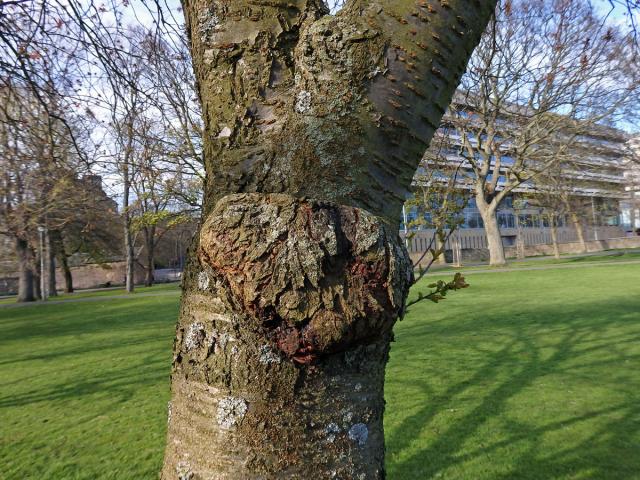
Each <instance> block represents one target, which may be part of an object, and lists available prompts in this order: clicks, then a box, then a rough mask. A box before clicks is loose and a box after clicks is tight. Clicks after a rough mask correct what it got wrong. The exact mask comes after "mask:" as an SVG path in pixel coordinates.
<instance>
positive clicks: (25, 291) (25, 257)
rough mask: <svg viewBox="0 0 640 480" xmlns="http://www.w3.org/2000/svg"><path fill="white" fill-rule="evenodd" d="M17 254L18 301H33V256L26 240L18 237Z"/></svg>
mask: <svg viewBox="0 0 640 480" xmlns="http://www.w3.org/2000/svg"><path fill="white" fill-rule="evenodd" d="M16 256H17V257H18V268H19V270H20V272H19V279H18V302H33V301H34V300H35V292H34V289H33V287H34V275H33V258H32V257H31V251H30V249H29V245H28V243H27V241H26V240H23V239H21V238H18V239H16Z"/></svg>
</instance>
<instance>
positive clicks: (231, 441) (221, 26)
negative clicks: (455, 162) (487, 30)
mask: <svg viewBox="0 0 640 480" xmlns="http://www.w3.org/2000/svg"><path fill="white" fill-rule="evenodd" d="M183 6H184V11H185V14H186V18H187V27H188V31H189V32H190V41H191V50H192V53H193V60H194V70H195V73H196V76H197V79H198V86H199V94H200V97H201V100H202V103H203V110H204V118H205V124H206V126H205V129H206V132H205V136H204V142H205V145H204V151H205V168H206V170H207V183H206V186H205V202H204V222H203V226H202V227H201V229H200V232H199V234H198V235H196V238H195V240H194V245H193V246H192V248H191V250H190V259H189V263H188V266H187V269H186V271H185V275H184V280H183V297H182V305H181V314H180V319H179V321H178V326H177V332H176V333H177V338H176V341H175V343H174V361H173V370H172V397H171V403H170V409H169V414H170V415H169V425H168V434H167V447H166V451H165V459H164V467H163V471H162V478H163V479H165V480H169V479H176V478H179V479H194V480H195V479H205V478H211V479H213V478H216V479H223V478H224V479H227V480H235V479H238V480H240V479H242V480H257V479H265V480H271V479H274V480H275V479H301V478H314V479H315V478H317V479H331V478H336V479H337V478H341V479H345V480H351V479H367V480H380V479H383V478H384V477H385V472H384V435H383V423H382V415H383V410H384V398H383V386H384V368H385V364H386V361H387V356H388V350H389V344H390V340H391V337H392V334H391V329H392V327H393V324H394V323H395V321H396V319H397V317H398V316H399V315H401V314H402V312H403V309H404V302H405V299H406V295H407V292H408V289H409V285H410V282H411V279H412V268H411V262H410V261H409V258H408V254H407V252H406V250H405V248H404V246H403V243H402V241H401V240H400V238H399V234H398V229H399V219H400V212H401V208H402V204H403V202H404V200H405V198H406V195H408V192H409V188H410V185H411V180H412V178H413V174H414V172H415V169H416V168H417V166H418V164H419V162H420V160H421V158H422V156H423V154H424V151H425V149H426V147H427V146H428V142H429V141H430V139H431V137H432V135H433V133H434V132H435V130H436V129H437V127H438V124H439V122H440V119H441V117H442V114H443V113H444V111H445V109H446V107H447V106H448V105H449V103H450V101H451V96H452V94H453V91H454V89H455V87H456V85H457V82H458V79H459V78H460V75H461V74H462V72H463V70H464V68H465V65H466V63H467V60H468V58H469V56H470V54H471V52H472V50H473V48H474V47H475V45H476V44H477V42H478V39H479V37H480V34H481V32H482V30H483V28H484V27H485V25H486V24H487V22H488V19H489V17H490V15H491V13H492V12H493V9H494V7H495V2H491V1H489V2H475V1H471V0H449V1H447V2H440V1H436V0H426V1H425V2H421V3H419V4H416V3H415V2H414V1H401V2H383V3H374V2H368V1H364V0H353V1H351V2H348V3H347V5H346V6H345V7H344V9H343V10H342V11H341V12H340V14H339V15H337V16H331V15H327V13H328V12H327V10H326V6H325V4H324V2H323V1H321V0H291V1H287V2H280V1H260V2H258V1H255V0H234V1H233V2H225V3H224V5H222V4H221V3H220V2H217V1H213V0H209V1H192V0H185V1H184V2H183Z"/></svg>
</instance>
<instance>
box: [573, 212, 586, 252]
mask: <svg viewBox="0 0 640 480" xmlns="http://www.w3.org/2000/svg"><path fill="white" fill-rule="evenodd" d="M569 216H570V217H571V223H572V224H573V228H574V229H575V231H576V235H577V236H578V243H580V252H581V253H587V250H588V249H587V242H586V241H585V238H584V228H583V226H582V222H581V221H580V217H578V215H577V214H576V213H575V212H571V213H570V214H569Z"/></svg>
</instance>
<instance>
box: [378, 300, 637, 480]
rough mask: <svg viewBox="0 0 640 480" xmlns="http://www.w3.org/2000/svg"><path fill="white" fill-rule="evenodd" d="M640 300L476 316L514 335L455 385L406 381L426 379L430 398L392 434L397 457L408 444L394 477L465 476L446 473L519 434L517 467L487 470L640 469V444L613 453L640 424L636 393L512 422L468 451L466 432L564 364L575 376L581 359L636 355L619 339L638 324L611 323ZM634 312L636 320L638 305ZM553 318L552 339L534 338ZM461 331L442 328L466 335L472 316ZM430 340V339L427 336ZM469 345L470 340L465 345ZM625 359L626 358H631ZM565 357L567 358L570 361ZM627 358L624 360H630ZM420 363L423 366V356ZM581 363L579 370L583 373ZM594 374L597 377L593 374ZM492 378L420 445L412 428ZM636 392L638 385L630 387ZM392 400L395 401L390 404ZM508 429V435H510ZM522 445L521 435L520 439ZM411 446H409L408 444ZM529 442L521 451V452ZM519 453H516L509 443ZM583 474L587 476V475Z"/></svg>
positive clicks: (599, 474) (619, 359) (630, 340)
mask: <svg viewBox="0 0 640 480" xmlns="http://www.w3.org/2000/svg"><path fill="white" fill-rule="evenodd" d="M639 306H640V303H639V302H638V300H636V299H631V300H629V299H627V300H621V299H619V298H618V299H616V300H615V304H610V305H607V304H606V302H594V303H593V304H589V303H588V304H581V305H580V307H579V308H571V309H570V310H569V312H568V313H569V314H566V313H567V312H563V314H562V321H561V323H559V322H558V311H557V309H552V308H549V309H548V310H546V311H545V310H544V309H542V310H539V311H537V312H535V313H534V314H531V313H529V312H527V317H528V318H529V321H528V322H526V323H525V324H521V323H519V322H514V321H513V318H501V317H496V318H491V319H490V322H485V323H483V324H482V325H480V326H479V325H477V324H476V325H475V328H476V329H478V328H479V329H482V328H483V327H487V326H489V325H490V330H491V331H494V330H495V331H499V332H500V334H501V336H504V335H508V337H509V339H510V340H509V341H508V343H506V344H504V345H503V346H502V347H501V348H500V349H499V350H497V351H494V352H482V356H483V358H485V359H486V360H484V361H483V364H482V365H479V366H478V368H477V369H475V371H473V372H470V376H469V377H468V378H466V379H465V380H463V381H459V382H457V383H454V384H452V385H450V386H449V387H448V388H447V389H446V390H445V391H444V392H443V393H441V394H437V393H434V391H433V388H431V387H430V386H429V385H428V380H427V381H423V382H422V383H420V384H419V385H417V383H416V381H415V380H412V379H408V381H409V382H410V386H411V387H413V388H416V386H419V387H421V389H422V394H421V395H422V396H423V398H424V399H425V404H424V406H422V407H420V408H419V409H418V410H417V411H416V412H415V413H413V414H412V415H410V416H407V417H406V418H404V419H403V421H402V422H401V423H400V425H398V426H397V427H395V428H394V429H393V430H392V431H391V432H389V433H390V434H389V435H388V437H387V439H388V443H387V444H388V445H389V446H390V449H389V450H390V453H391V454H392V456H394V457H397V458H400V457H401V455H399V454H400V453H401V452H403V451H404V450H407V453H408V452H411V453H410V454H409V455H402V460H398V461H397V463H394V464H393V465H390V467H391V468H390V472H391V477H392V478H393V479H394V480H400V479H407V480H408V479H430V478H460V479H462V478H465V480H466V478H467V477H447V474H448V472H450V470H448V469H451V468H452V467H456V466H460V465H461V464H462V463H464V462H473V461H474V460H478V459H479V458H481V457H484V458H490V457H491V455H492V454H493V455H497V454H499V453H498V452H499V450H500V449H504V448H509V447H510V446H512V445H515V444H516V443H518V445H519V446H520V447H519V448H518V449H517V452H520V453H515V455H516V458H515V459H513V460H511V463H513V464H515V465H516V467H515V468H514V469H513V470H512V471H510V472H509V473H508V474H505V475H504V476H500V474H496V475H493V476H491V477H490V478H496V479H499V480H506V479H547V478H573V477H572V475H576V474H577V473H578V472H582V476H580V478H593V479H605V478H606V479H609V478H640V477H633V476H630V474H631V472H633V471H634V470H633V469H635V473H636V474H637V473H638V471H639V470H638V469H640V458H639V457H638V456H639V455H640V448H638V450H637V451H636V454H637V455H636V458H635V459H632V458H628V461H627V463H626V464H625V465H615V460H612V459H611V458H610V457H611V456H612V451H615V455H614V456H618V457H619V456H620V455H623V456H624V455H625V452H627V450H628V454H629V457H631V456H632V455H631V452H632V451H631V448H630V447H628V446H629V445H633V444H634V443H633V442H634V441H637V440H638V434H639V433H640V418H639V417H640V402H639V401H638V399H637V396H638V393H637V391H636V392H635V395H636V398H631V399H629V401H622V402H620V401H619V400H618V401H617V403H614V404H613V405H609V406H606V407H603V408H600V409H594V410H591V411H584V412H575V414H574V415H573V417H571V418H566V419H564V420H562V421H560V420H559V421H551V422H548V421H546V422H545V423H544V425H535V426H532V425H531V424H525V423H522V422H513V421H512V422H511V424H510V425H508V428H506V429H505V430H506V433H505V432H502V433H503V435H501V436H500V437H499V438H497V439H492V438H487V439H486V442H483V443H482V445H480V446H478V448H475V449H473V448H472V449H471V451H469V442H470V441H472V440H473V438H474V437H475V436H476V435H478V434H479V431H480V429H481V428H482V427H483V426H484V425H485V424H486V423H487V422H489V421H491V420H492V419H500V420H501V421H502V422H503V423H505V422H508V418H503V415H504V414H505V412H506V411H507V410H508V405H507V403H508V402H509V401H510V400H511V399H512V398H514V397H515V396H516V395H518V394H520V393H522V392H523V391H524V390H525V389H527V388H529V387H532V386H535V383H536V382H537V381H538V380H540V379H541V378H542V377H544V376H547V375H554V374H561V375H565V376H571V377H573V376H575V375H576V374H575V372H576V371H578V372H579V371H580V369H581V364H580V359H584V362H583V366H584V368H585V369H587V370H588V369H589V368H594V367H597V368H603V366H604V365H606V366H607V367H614V366H616V365H617V366H618V367H619V368H634V367H633V364H631V363H629V360H630V359H631V360H632V361H633V360H636V363H635V368H638V363H637V359H638V356H637V355H629V354H628V352H626V351H625V350H624V348H623V347H621V345H637V344H638V342H640V331H638V329H637V328H636V329H632V330H630V331H629V332H628V333H615V334H613V335H607V334H608V333H609V332H608V330H609V329H610V328H611V327H612V326H623V325H628V324H629V315H628V313H629V312H638V307H639ZM638 319H639V320H640V314H639V317H638ZM554 322H555V323H556V324H558V323H559V324H558V325H554V328H556V330H555V333H554V334H555V338H558V339H559V341H556V342H555V343H554V344H549V343H547V342H545V341H539V340H540V339H536V328H538V327H539V326H540V325H543V326H549V325H550V324H553V323H554ZM421 325H422V326H423V328H424V329H423V332H422V334H423V335H425V337H427V336H433V335H434V334H433V332H431V331H429V330H430V327H433V325H429V323H428V322H425V323H424V324H421ZM453 327H454V330H455V328H456V327H457V328H458V331H457V332H453V331H451V329H447V330H446V335H445V336H446V338H453V337H455V336H456V335H465V334H468V333H469V332H468V331H466V332H465V328H466V329H468V330H470V329H472V328H474V325H473V323H472V322H466V323H462V322H457V323H455V325H454V326H453ZM418 330H419V328H417V327H416V326H415V325H414V326H412V328H411V335H412V336H415V335H418ZM594 338H600V339H601V343H599V344H598V343H597V342H596V344H595V345H591V343H592V342H593V339H594ZM425 343H426V342H425ZM469 347H470V348H471V349H473V345H470V346H469ZM594 353H596V354H603V353H605V354H606V355H607V358H605V359H603V358H596V359H595V360H594V359H592V358H590V357H589V355H591V354H594ZM625 362H626V363H625ZM566 363H569V365H567V366H565V364H566ZM625 365H626V367H625ZM417 368H419V366H417ZM581 374H582V373H580V372H579V373H578V374H577V375H578V376H579V375H581ZM588 380H591V377H589V378H588ZM487 383H488V384H489V385H495V386H494V387H493V388H491V389H488V390H485V391H483V392H482V393H479V394H477V395H478V396H481V398H480V399H479V402H478V403H477V404H476V405H475V406H474V407H473V408H471V409H470V410H468V411H466V413H465V414H464V415H463V416H462V417H459V418H454V419H452V420H451V421H450V422H449V423H448V424H447V425H446V426H445V427H444V429H443V430H442V431H440V432H438V434H437V435H436V436H435V439H434V440H432V441H430V442H428V443H427V444H426V445H425V446H423V447H421V448H417V449H416V448H415V442H416V438H418V436H419V435H420V433H421V432H423V431H424V429H425V428H428V427H429V424H430V423H432V422H433V421H434V418H435V416H436V415H437V414H439V413H441V412H442V411H443V410H444V409H445V408H446V407H445V406H446V405H447V404H450V403H453V402H455V401H456V400H458V401H461V400H460V399H461V398H462V397H463V396H464V395H469V394H470V390H473V392H474V394H475V392H479V391H480V388H482V385H487ZM630 394H631V395H633V394H634V392H633V389H631V393H630ZM391 408H393V407H392V406H391ZM610 416H614V417H617V418H616V419H615V420H612V421H608V422H607V423H606V424H605V425H604V426H600V427H598V428H596V429H595V430H594V431H593V433H592V434H591V435H590V437H589V438H588V439H586V440H582V441H577V442H576V443H575V444H572V445H567V446H566V448H563V449H560V450H558V451H554V452H541V451H540V445H541V444H542V437H543V436H544V435H545V434H549V433H551V432H557V431H560V430H562V429H566V428H567V427H569V426H570V425H573V424H577V423H580V422H585V421H589V420H592V419H597V418H602V419H604V418H608V417H610ZM505 436H506V439H505ZM522 445H525V447H524V448H523V447H522ZM412 447H413V448H412ZM522 450H524V452H522ZM512 454H513V453H512ZM585 475H586V476H585Z"/></svg>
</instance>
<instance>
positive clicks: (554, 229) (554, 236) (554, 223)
mask: <svg viewBox="0 0 640 480" xmlns="http://www.w3.org/2000/svg"><path fill="white" fill-rule="evenodd" d="M549 222H550V223H551V243H552V244H553V256H554V257H555V258H556V259H560V248H559V247H558V219H557V217H556V215H550V216H549Z"/></svg>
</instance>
